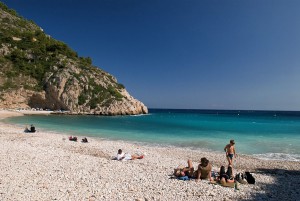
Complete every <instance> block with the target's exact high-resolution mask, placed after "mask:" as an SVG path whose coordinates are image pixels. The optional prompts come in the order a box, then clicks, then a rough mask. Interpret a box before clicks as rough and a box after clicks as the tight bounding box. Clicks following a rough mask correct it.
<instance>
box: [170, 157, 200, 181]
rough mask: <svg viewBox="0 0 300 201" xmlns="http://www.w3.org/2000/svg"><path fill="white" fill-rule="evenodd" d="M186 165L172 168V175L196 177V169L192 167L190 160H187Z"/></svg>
mask: <svg viewBox="0 0 300 201" xmlns="http://www.w3.org/2000/svg"><path fill="white" fill-rule="evenodd" d="M187 164H188V166H187V167H182V166H178V167H177V168H175V169H174V176H176V177H185V176H187V177H188V178H196V177H197V171H195V169H194V167H193V163H192V160H190V159H189V160H188V161H187Z"/></svg>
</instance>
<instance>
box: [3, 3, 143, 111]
mask: <svg viewBox="0 0 300 201" xmlns="http://www.w3.org/2000/svg"><path fill="white" fill-rule="evenodd" d="M29 107H34V108H43V109H51V110H68V111H70V113H72V114H99V115H126V114H144V113H148V109H147V107H146V106H145V105H144V104H143V103H142V102H140V101H138V100H136V99H134V98H133V97H132V96H131V95H130V94H129V93H128V92H127V91H126V89H125V87H124V86H123V85H122V84H119V83H118V82H117V80H116V78H114V77H113V76H112V75H110V74H109V73H107V72H105V71H103V70H101V69H99V68H97V67H95V66H92V61H91V59H90V58H89V57H88V58H83V57H79V56H78V54H77V53H76V52H74V51H73V50H71V49H70V48H69V47H68V46H67V45H66V44H64V43H63V42H60V41H57V40H55V39H53V38H51V37H50V36H49V35H46V34H45V33H44V32H43V30H42V29H41V28H40V27H38V26H37V25H35V24H34V23H33V22H31V21H27V20H25V19H23V18H22V17H20V16H18V14H17V13H16V12H15V11H13V10H11V9H8V8H7V7H6V6H5V5H4V4H2V3H1V2H0V108H29Z"/></svg>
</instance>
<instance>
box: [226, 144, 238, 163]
mask: <svg viewBox="0 0 300 201" xmlns="http://www.w3.org/2000/svg"><path fill="white" fill-rule="evenodd" d="M234 144H235V142H234V140H230V142H229V144H227V145H226V146H225V148H224V151H225V152H226V158H227V160H228V163H229V165H231V166H232V165H233V157H236V153H235V148H234Z"/></svg>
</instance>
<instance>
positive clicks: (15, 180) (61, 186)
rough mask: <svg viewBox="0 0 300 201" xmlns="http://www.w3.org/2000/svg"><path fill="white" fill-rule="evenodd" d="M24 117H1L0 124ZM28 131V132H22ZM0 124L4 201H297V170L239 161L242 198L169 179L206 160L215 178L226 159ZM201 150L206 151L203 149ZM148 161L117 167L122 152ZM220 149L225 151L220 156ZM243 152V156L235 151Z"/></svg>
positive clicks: (297, 165)
mask: <svg viewBox="0 0 300 201" xmlns="http://www.w3.org/2000/svg"><path fill="white" fill-rule="evenodd" d="M15 115H24V114H22V113H16V112H9V111H0V119H1V118H7V117H9V116H15ZM24 126H25V125H24ZM37 130H38V131H37V132H36V133H24V132H23V131H24V128H22V127H19V126H16V125H10V124H4V123H0V144H1V148H0V161H1V162H0V169H1V171H0V200H3V201H4V200H90V201H92V200H136V201H146V200H299V197H300V193H299V187H300V162H297V161H278V160H261V159H256V158H253V157H251V156H248V155H240V154H239V155H238V157H237V158H236V159H235V162H234V173H238V172H245V171H250V172H251V173H252V174H253V176H254V177H255V180H256V183H255V184H254V185H251V184H240V185H239V186H238V188H239V190H235V189H234V188H229V187H222V186H220V185H215V184H211V183H210V182H209V181H204V180H202V181H199V182H196V181H195V180H189V181H181V180H177V179H174V178H172V177H171V176H172V173H173V171H174V168H176V167H177V166H179V165H184V166H186V161H187V160H188V159H191V160H192V161H193V164H194V166H195V167H197V166H198V164H199V161H200V159H201V158H202V157H206V158H207V159H209V160H210V162H211V164H212V166H213V170H214V171H219V168H220V166H221V165H227V160H226V158H225V154H224V152H223V153H221V152H208V151H201V150H200V149H199V150H195V149H186V148H185V149H184V148H179V147H159V146H154V145H153V146H151V145H145V144H140V143H134V142H131V143H130V142H123V141H110V140H105V139H99V138H88V140H89V142H88V143H81V142H80V141H81V138H83V137H85V136H84V133H82V136H77V137H78V139H79V141H78V142H73V141H69V140H68V135H65V134H63V133H53V132H49V131H45V130H39V129H38V128H37ZM199 148H201V147H199ZM118 149H122V150H124V151H125V152H127V153H131V154H142V155H144V156H145V157H144V158H143V159H137V160H131V161H116V160H112V158H113V157H114V156H115V155H116V153H117V150H118ZM221 149H222V148H221ZM237 151H238V150H237Z"/></svg>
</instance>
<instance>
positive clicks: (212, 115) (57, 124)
mask: <svg viewBox="0 0 300 201" xmlns="http://www.w3.org/2000/svg"><path fill="white" fill-rule="evenodd" d="M2 121H5V122H6V123H12V124H17V125H22V126H24V127H25V125H30V124H34V125H35V127H36V128H37V130H48V131H53V132H59V133H64V134H66V135H78V136H86V137H97V138H102V139H108V140H121V141H129V142H134V143H140V144H148V145H152V146H164V147H166V146H170V147H183V148H190V149H200V150H205V151H214V152H222V151H223V149H224V147H225V145H226V144H228V143H229V140H231V139H234V140H235V142H236V144H235V147H236V151H237V153H238V154H246V155H252V156H254V157H257V158H261V159H266V160H288V161H300V112H299V111H253V110H185V109H149V114H145V115H133V116H94V115H86V116H85V115H78V116H77V115H76V116H69V115H48V116H36V115H28V116H23V117H11V118H7V119H4V120H2Z"/></svg>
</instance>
